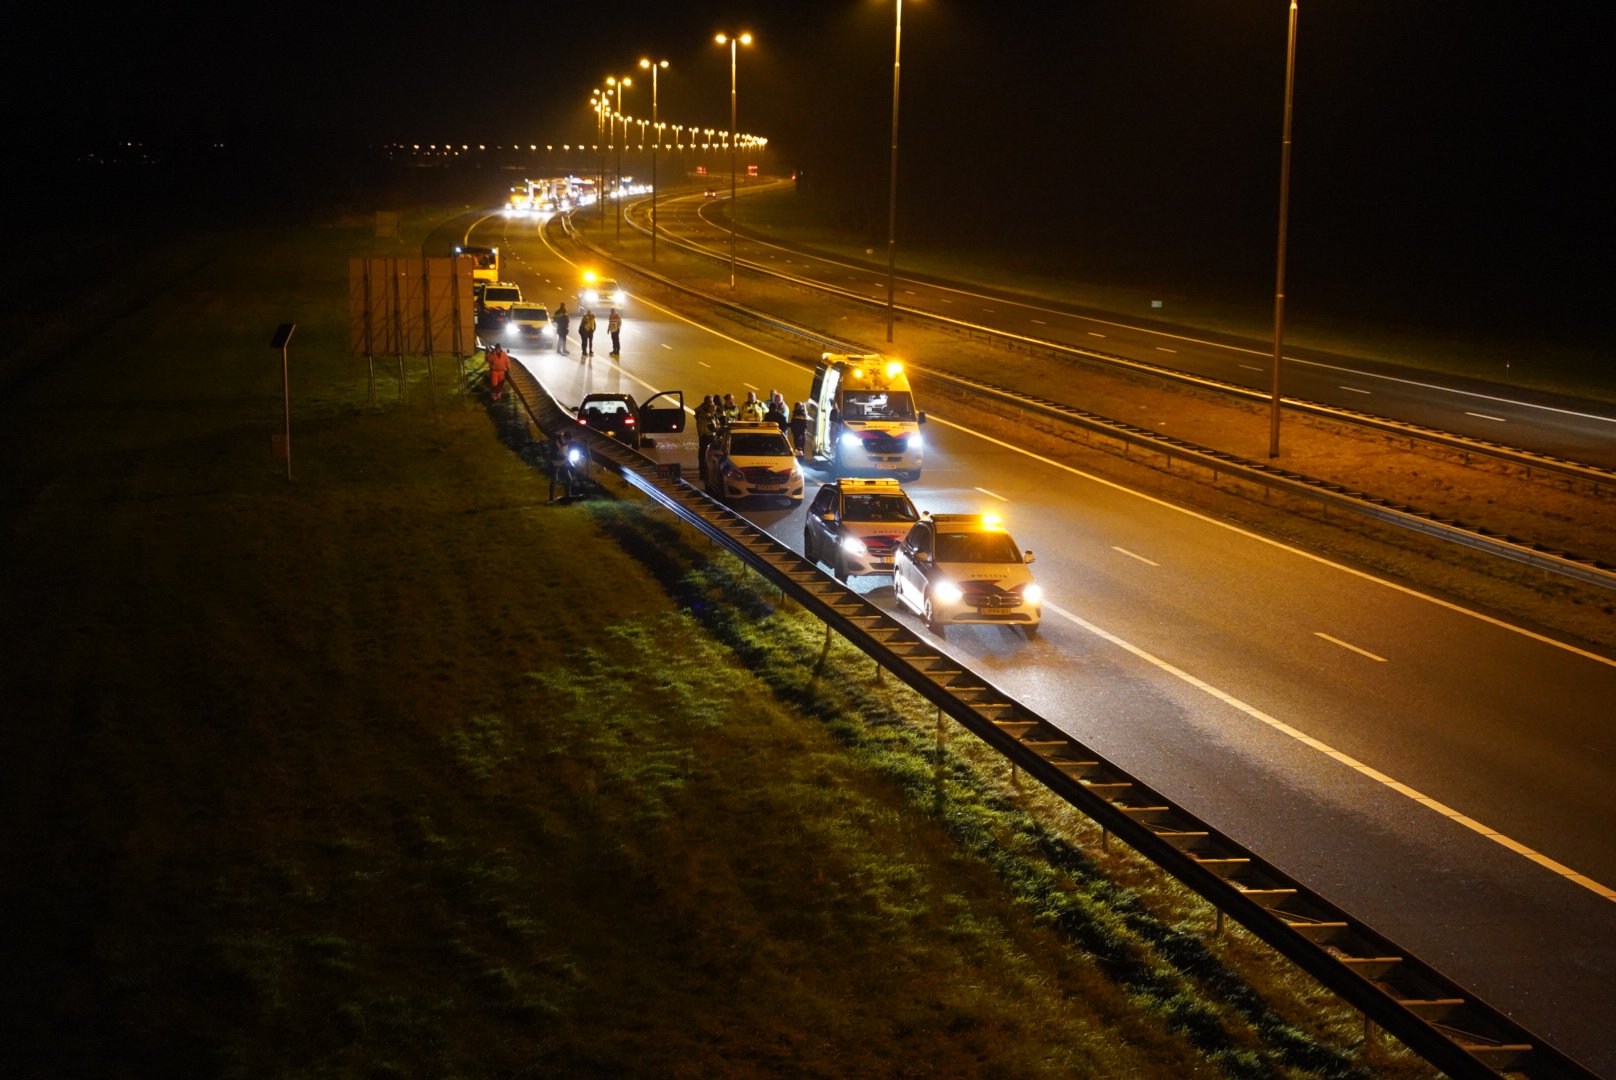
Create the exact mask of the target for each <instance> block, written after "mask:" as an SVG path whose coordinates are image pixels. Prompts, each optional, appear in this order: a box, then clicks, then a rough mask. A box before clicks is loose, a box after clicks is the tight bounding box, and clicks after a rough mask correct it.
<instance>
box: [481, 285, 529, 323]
mask: <svg viewBox="0 0 1616 1080" xmlns="http://www.w3.org/2000/svg"><path fill="white" fill-rule="evenodd" d="M521 302H522V287H521V286H520V285H515V284H512V283H511V282H509V281H491V282H489V283H488V284H486V285H484V286H483V291H482V295H481V296H479V297H478V298H477V325H478V326H479V327H498V326H500V325H501V324H502V323H503V322H504V321H505V316H506V314H507V313H508V312H509V311H510V310H511V305H512V304H519V303H521Z"/></svg>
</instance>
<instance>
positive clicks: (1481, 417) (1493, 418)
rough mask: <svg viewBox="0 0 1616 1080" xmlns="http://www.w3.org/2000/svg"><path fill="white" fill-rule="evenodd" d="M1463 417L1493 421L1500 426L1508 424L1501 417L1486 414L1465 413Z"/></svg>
mask: <svg viewBox="0 0 1616 1080" xmlns="http://www.w3.org/2000/svg"><path fill="white" fill-rule="evenodd" d="M1465 415H1466V416H1474V417H1475V418H1476V419H1477V420H1493V421H1496V422H1498V423H1500V424H1507V423H1509V421H1508V420H1505V419H1504V418H1503V417H1502V416H1488V415H1487V414H1486V413H1479V412H1467V413H1465Z"/></svg>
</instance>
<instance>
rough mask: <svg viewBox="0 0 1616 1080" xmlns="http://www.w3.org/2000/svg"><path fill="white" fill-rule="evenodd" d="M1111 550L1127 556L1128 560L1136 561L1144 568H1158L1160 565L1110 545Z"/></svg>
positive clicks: (1125, 549) (1122, 548)
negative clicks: (1144, 566)
mask: <svg viewBox="0 0 1616 1080" xmlns="http://www.w3.org/2000/svg"><path fill="white" fill-rule="evenodd" d="M1111 550H1112V551H1116V552H1120V553H1122V554H1123V555H1126V556H1128V558H1130V559H1138V560H1139V561H1140V562H1142V563H1144V564H1145V565H1146V566H1160V565H1161V563H1159V562H1152V561H1151V560H1149V559H1147V558H1145V557H1144V556H1143V555H1138V554H1135V553H1134V552H1132V551H1129V550H1128V549H1127V548H1125V547H1117V546H1116V545H1115V544H1112V545H1111Z"/></svg>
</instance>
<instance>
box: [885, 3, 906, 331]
mask: <svg viewBox="0 0 1616 1080" xmlns="http://www.w3.org/2000/svg"><path fill="white" fill-rule="evenodd" d="M902 55H903V0H897V2H896V4H895V5H894V6H893V21H892V175H891V178H890V179H889V180H888V181H887V189H888V190H887V341H888V342H890V341H891V340H892V316H893V310H894V307H893V294H894V291H895V283H896V278H897V272H898V70H899V63H898V60H899V57H900V56H902Z"/></svg>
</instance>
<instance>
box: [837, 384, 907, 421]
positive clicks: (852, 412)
mask: <svg viewBox="0 0 1616 1080" xmlns="http://www.w3.org/2000/svg"><path fill="white" fill-rule="evenodd" d="M914 418H915V405H914V402H913V400H911V399H910V397H909V391H907V390H881V391H875V390H857V391H850V392H848V393H846V394H844V395H842V419H844V420H913V419H914Z"/></svg>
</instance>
